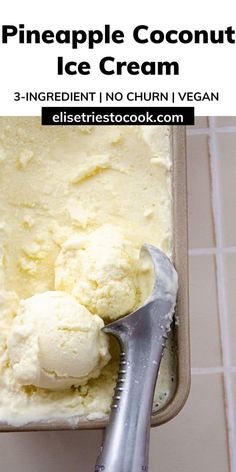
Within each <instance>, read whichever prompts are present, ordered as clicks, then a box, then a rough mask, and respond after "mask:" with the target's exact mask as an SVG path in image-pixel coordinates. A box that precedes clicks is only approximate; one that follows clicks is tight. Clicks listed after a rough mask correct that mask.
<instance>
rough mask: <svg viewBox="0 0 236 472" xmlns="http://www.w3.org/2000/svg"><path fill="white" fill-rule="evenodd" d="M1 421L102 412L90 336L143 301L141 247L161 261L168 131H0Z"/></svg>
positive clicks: (107, 359)
mask: <svg viewBox="0 0 236 472" xmlns="http://www.w3.org/2000/svg"><path fill="white" fill-rule="evenodd" d="M0 170H1V172H0V181H1V189H2V197H1V200H0V210H1V221H0V421H7V422H9V423H11V424H14V425H20V424H24V423H27V422H30V421H37V420H49V419H51V420H52V419H53V418H66V419H70V420H71V424H73V421H77V420H73V417H75V415H80V416H81V415H82V416H83V415H85V416H86V417H87V418H90V419H93V418H99V417H102V416H104V415H106V414H107V413H108V412H109V408H110V403H111V397H112V393H113V388H114V383H115V378H116V372H117V359H118V349H117V345H116V343H115V342H114V340H112V339H110V338H109V337H108V336H107V335H106V334H105V333H103V332H102V330H101V328H102V327H103V326H104V323H107V322H110V321H111V320H114V319H116V318H118V317H120V316H123V315H125V314H127V313H130V312H131V311H133V310H134V309H136V308H137V307H138V306H139V305H140V304H142V303H143V302H144V300H145V299H146V298H147V297H148V295H149V294H150V292H151V290H152V284H153V274H152V267H151V263H150V261H149V260H147V259H142V258H141V259H140V256H139V253H140V248H141V246H142V244H143V243H151V244H154V245H155V246H157V247H159V248H160V249H162V250H163V251H165V252H166V253H167V254H169V255H171V251H172V218H171V211H172V200H171V157H170V137H169V129H168V128H166V127H149V126H148V127H142V126H133V127H132V126H128V127H126V126H122V127H120V126H118V127H116V126H107V127H104V126H101V127H99V126H95V127H88V126H82V127H77V126H75V127H55V128H54V127H42V126H41V125H40V122H39V119H38V118H1V119H0Z"/></svg>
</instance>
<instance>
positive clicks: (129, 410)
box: [95, 244, 178, 472]
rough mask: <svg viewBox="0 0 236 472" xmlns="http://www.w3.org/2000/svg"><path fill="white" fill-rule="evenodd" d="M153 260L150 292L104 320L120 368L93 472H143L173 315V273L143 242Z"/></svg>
mask: <svg viewBox="0 0 236 472" xmlns="http://www.w3.org/2000/svg"><path fill="white" fill-rule="evenodd" d="M141 251H146V252H147V253H148V254H149V255H150V257H151V259H152V262H153V267H154V274H155V283H154V288H153V292H152V294H151V296H150V297H149V298H148V299H147V301H146V302H145V303H144V304H143V305H142V306H141V307H140V308H138V309H137V310H136V311H135V312H133V313H131V314H129V315H127V316H125V317H123V318H121V319H119V320H117V321H115V322H113V323H110V324H108V325H107V326H105V327H104V328H103V330H104V331H105V332H106V333H110V334H112V335H114V336H116V337H117V338H118V340H119V342H120V346H121V353H120V366H119V373H118V378H117V383H116V388H115V393H114V398H113V403H112V406H111V413H110V417H109V423H108V426H107V429H106V433H105V438H104V442H103V445H102V447H101V449H100V453H99V455H98V459H97V463H96V466H95V472H101V471H104V472H143V471H147V470H148V451H149V436H150V419H151V412H152V403H153V395H154V389H155V384H156V378H157V374H158V370H159V366H160V361H161V357H162V353H163V349H164V346H165V341H166V339H167V333H168V331H169V329H170V324H171V321H172V317H173V314H174V308H175V304H176V296H177V289H178V277H177V273H176V271H175V269H174V267H173V265H172V263H171V262H170V260H169V259H168V257H167V256H166V255H165V254H164V253H163V252H161V251H160V250H159V249H157V248H155V247H154V246H151V245H148V244H145V245H144V246H143V247H142V250H141Z"/></svg>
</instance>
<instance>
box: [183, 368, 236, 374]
mask: <svg viewBox="0 0 236 472" xmlns="http://www.w3.org/2000/svg"><path fill="white" fill-rule="evenodd" d="M224 372H231V373H232V374H235V373H236V366H230V367H223V366H217V367H192V368H191V373H192V374H193V375H200V374H223V373H224Z"/></svg>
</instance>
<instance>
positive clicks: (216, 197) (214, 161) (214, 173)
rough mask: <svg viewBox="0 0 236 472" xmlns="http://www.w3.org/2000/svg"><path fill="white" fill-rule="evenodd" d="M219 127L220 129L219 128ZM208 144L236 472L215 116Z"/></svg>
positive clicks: (234, 469)
mask: <svg viewBox="0 0 236 472" xmlns="http://www.w3.org/2000/svg"><path fill="white" fill-rule="evenodd" d="M217 131H218V130H217ZM209 138H210V139H209V147H210V165H211V177H212V206H213V218H214V226H215V238H216V278H217V294H218V308H219V321H220V333H221V347H222V358H223V379H224V388H225V399H226V421H227V430H228V431H227V432H228V442H229V459H230V467H231V472H236V450H235V425H234V402H233V392H232V383H231V372H230V365H231V362H230V344H229V329H228V313H227V304H226V293H225V286H224V268H223V251H222V230H221V228H222V221H221V211H220V210H221V206H220V192H219V191H220V188H219V185H220V183H219V172H218V152H217V142H216V127H215V118H214V117H210V118H209Z"/></svg>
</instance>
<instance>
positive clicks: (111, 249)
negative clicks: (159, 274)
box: [55, 225, 150, 319]
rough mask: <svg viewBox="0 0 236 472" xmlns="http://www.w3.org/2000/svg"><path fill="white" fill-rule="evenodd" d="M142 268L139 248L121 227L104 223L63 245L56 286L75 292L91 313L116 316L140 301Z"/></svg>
mask: <svg viewBox="0 0 236 472" xmlns="http://www.w3.org/2000/svg"><path fill="white" fill-rule="evenodd" d="M149 269H150V267H149ZM142 270H143V267H142V265H141V263H140V260H139V249H138V248H136V247H134V245H133V244H132V243H131V241H129V240H128V239H127V238H126V237H125V236H124V234H122V232H121V231H120V230H119V228H117V227H115V226H113V225H103V226H101V227H100V228H98V229H97V230H96V231H93V232H91V233H90V234H89V235H87V236H85V237H79V236H75V237H74V238H71V239H69V240H68V241H67V242H66V243H65V244H64V245H63V247H62V250H61V252H60V254H59V256H58V258H57V261H56V266H55V287H56V289H58V290H65V291H67V292H69V293H72V294H73V295H74V296H75V297H76V298H77V299H78V300H79V302H80V303H82V305H84V306H86V307H87V308H88V310H89V311H90V312H91V313H96V314H98V315H99V316H101V317H102V318H109V319H116V318H119V317H120V316H122V315H125V314H127V313H129V312H131V311H132V310H134V308H135V307H137V306H138V305H139V304H140V303H141V301H142V295H143V292H142V288H143V287H144V285H145V284H141V283H140V280H141V279H140V273H141V272H142ZM144 271H145V272H147V269H146V268H145V269H144Z"/></svg>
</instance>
